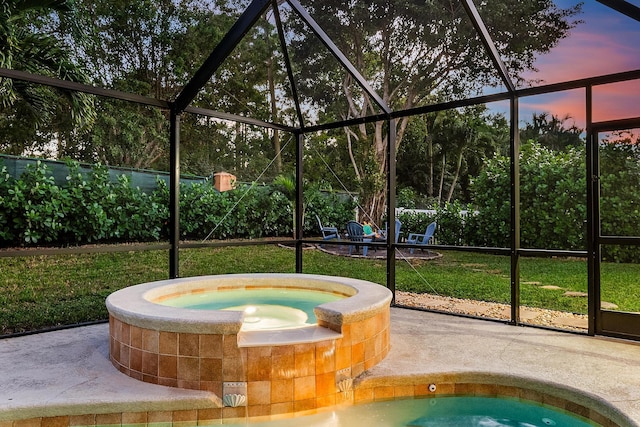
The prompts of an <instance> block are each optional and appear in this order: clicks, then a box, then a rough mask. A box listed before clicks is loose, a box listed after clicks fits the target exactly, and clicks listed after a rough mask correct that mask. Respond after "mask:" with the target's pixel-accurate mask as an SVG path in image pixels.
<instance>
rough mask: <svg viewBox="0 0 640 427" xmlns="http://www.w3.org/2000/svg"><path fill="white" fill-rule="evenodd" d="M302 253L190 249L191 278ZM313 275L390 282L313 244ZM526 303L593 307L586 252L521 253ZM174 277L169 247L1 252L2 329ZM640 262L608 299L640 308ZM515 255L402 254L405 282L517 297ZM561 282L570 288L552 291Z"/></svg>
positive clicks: (426, 288)
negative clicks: (512, 271) (420, 257)
mask: <svg viewBox="0 0 640 427" xmlns="http://www.w3.org/2000/svg"><path fill="white" fill-rule="evenodd" d="M293 271H295V254H294V251H292V250H290V249H285V248H281V247H278V246H275V245H268V246H240V247H228V248H205V249H189V250H182V251H181V255H180V273H181V276H182V277H187V276H195V275H205V274H223V273H249V272H293ZM303 271H304V273H314V274H328V275H338V276H347V277H353V278H360V279H365V280H370V281H372V282H376V283H380V284H384V283H385V282H386V280H385V277H386V261H385V260H374V259H363V258H348V257H340V256H335V255H330V254H327V253H324V252H321V251H318V250H305V251H304V258H303ZM520 271H521V302H522V304H523V305H528V306H534V307H541V308H549V309H555V310H564V311H570V312H575V313H586V311H587V299H586V298H584V297H567V296H564V295H563V294H564V292H565V291H579V292H586V291H587V265H586V261H584V260H567V259H542V258H524V259H522V260H521V266H520ZM167 277H168V252H167V251H143V252H120V253H108V254H84V255H56V256H37V257H20V258H0V291H1V292H0V325H1V329H0V334H8V333H13V332H20V331H29V330H38V329H42V328H47V327H51V326H57V325H67V324H73V323H80V322H86V321H92V320H100V319H106V318H107V311H106V308H105V305H104V300H105V298H106V297H107V296H108V295H109V294H110V293H111V292H113V291H115V290H117V289H120V288H122V287H126V286H130V285H134V284H137V283H143V282H147V281H153V280H161V279H166V278H167ZM639 279H640V269H639V268H638V266H637V265H631V264H606V265H604V266H603V283H606V286H603V300H606V301H609V302H612V303H615V304H617V305H618V306H619V308H620V309H621V310H625V311H640V293H639V292H637V291H636V290H635V286H636V284H637V283H638V282H639ZM509 282H510V280H509V257H505V256H496V255H486V254H474V253H468V252H445V253H443V257H442V258H440V259H437V260H432V261H417V260H413V261H410V262H408V261H405V260H398V261H397V267H396V288H397V289H398V290H405V291H412V292H426V293H431V294H438V295H442V296H452V297H458V298H471V299H478V300H485V301H496V302H503V303H508V302H509V300H510V285H509ZM543 286H556V287H558V288H560V289H544V288H543Z"/></svg>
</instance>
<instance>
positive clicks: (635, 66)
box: [520, 0, 640, 127]
mask: <svg viewBox="0 0 640 427" xmlns="http://www.w3.org/2000/svg"><path fill="white" fill-rule="evenodd" d="M557 3H558V5H559V6H560V7H569V6H573V5H575V4H576V3H577V2H576V1H567V0H559V1H558V2H557ZM579 19H581V20H583V21H584V22H583V23H581V24H579V25H578V26H577V27H576V28H574V29H573V30H572V31H571V33H570V34H569V36H568V37H567V38H565V39H563V40H561V41H560V43H559V44H558V45H557V46H556V47H555V48H553V49H552V51H551V52H550V53H548V54H546V55H541V56H540V57H539V58H538V60H537V62H536V64H535V66H536V68H537V70H538V71H537V72H533V73H529V74H527V75H526V76H525V77H526V78H528V79H532V80H533V79H535V80H541V81H540V82H539V83H536V85H544V84H551V83H559V82H563V81H570V80H576V79H581V78H586V77H594V76H600V75H605V74H611V73H618V72H622V71H632V70H639V69H640V23H639V22H638V21H635V20H634V19H632V18H629V17H627V16H625V15H623V14H621V13H618V12H616V11H614V10H612V9H609V8H607V7H606V6H604V5H602V4H600V3H598V2H596V1H594V0H587V1H586V2H585V4H584V6H583V13H582V15H581V16H580V17H579ZM585 96H586V95H585V91H584V90H572V91H567V92H562V93H556V94H550V95H545V96H536V97H529V98H523V99H521V101H520V107H521V110H520V119H521V121H530V119H531V117H532V114H533V113H534V112H535V113H542V112H546V113H550V114H553V115H556V116H558V117H565V116H566V115H569V116H571V117H572V118H573V119H574V120H575V124H576V125H577V126H579V127H584V126H585V120H586V118H585ZM639 100H640V80H635V81H631V82H626V83H620V84H611V85H604V86H599V87H596V88H594V94H593V109H594V112H593V120H594V121H606V120H614V119H621V118H629V117H637V116H640V101H639Z"/></svg>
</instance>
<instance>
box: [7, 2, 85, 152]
mask: <svg viewBox="0 0 640 427" xmlns="http://www.w3.org/2000/svg"><path fill="white" fill-rule="evenodd" d="M65 15H69V16H67V19H68V20H69V21H71V22H72V21H73V18H74V16H75V10H74V9H73V8H72V3H71V1H68V0H31V1H29V0H15V1H9V2H6V1H3V2H1V3H0V67H4V68H10V69H14V70H20V71H27V72H30V73H34V74H40V75H44V76H49V77H56V78H59V79H62V80H70V81H74V82H81V83H88V82H89V77H88V75H87V73H86V72H85V70H84V68H83V67H82V66H81V65H80V64H78V62H77V61H76V60H75V58H74V56H73V52H72V50H71V48H70V46H68V45H67V44H66V43H65V42H64V41H63V40H60V39H59V38H57V37H55V36H54V35H53V34H50V33H48V32H47V31H46V30H45V27H46V25H44V24H43V23H44V22H46V21H50V20H56V19H57V20H61V19H62V17H63V16H65ZM94 119H95V109H94V104H93V97H91V96H89V95H86V94H83V93H77V92H72V91H68V90H61V89H60V90H59V89H51V88H49V87H45V86H40V85H34V84H30V83H25V82H21V81H17V80H11V79H6V78H0V126H2V128H3V130H4V132H2V134H3V135H5V137H6V138H7V139H6V140H4V141H0V144H1V146H2V148H3V151H8V152H11V153H12V154H22V153H23V152H24V151H25V150H29V149H32V148H33V146H34V145H37V146H38V148H39V149H42V148H43V145H45V144H46V143H47V142H49V141H51V139H52V138H53V137H54V136H55V133H56V132H58V131H59V130H60V129H59V127H58V126H57V125H58V124H60V123H70V124H71V125H72V126H74V127H77V128H79V129H83V128H87V127H89V126H90V125H91V124H92V123H93V121H94Z"/></svg>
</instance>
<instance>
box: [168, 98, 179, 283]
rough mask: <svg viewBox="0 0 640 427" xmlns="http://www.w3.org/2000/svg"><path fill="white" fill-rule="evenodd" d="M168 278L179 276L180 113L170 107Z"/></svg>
mask: <svg viewBox="0 0 640 427" xmlns="http://www.w3.org/2000/svg"><path fill="white" fill-rule="evenodd" d="M169 133H170V135H169V145H170V149H169V164H170V176H169V243H170V244H171V248H170V249H169V278H170V279H175V278H177V277H180V260H179V252H180V115H179V114H177V113H176V110H175V109H173V108H172V109H171V114H170V123H169Z"/></svg>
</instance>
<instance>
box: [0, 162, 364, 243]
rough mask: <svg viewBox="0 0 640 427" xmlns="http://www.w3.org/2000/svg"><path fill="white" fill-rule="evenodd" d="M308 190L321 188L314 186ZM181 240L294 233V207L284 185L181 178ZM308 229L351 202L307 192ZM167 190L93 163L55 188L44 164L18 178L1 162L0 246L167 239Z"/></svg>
mask: <svg viewBox="0 0 640 427" xmlns="http://www.w3.org/2000/svg"><path fill="white" fill-rule="evenodd" d="M309 191H310V192H312V191H315V192H319V190H309ZM180 196H181V197H180V229H181V233H182V235H181V237H182V238H183V239H192V240H201V239H204V238H208V239H228V238H259V237H276V236H291V235H292V232H293V226H292V223H293V221H292V218H293V214H292V205H291V203H290V201H289V200H288V199H287V198H286V197H285V196H284V195H283V194H282V193H281V192H279V191H273V190H271V189H270V188H269V187H263V186H254V187H251V186H241V187H239V188H237V189H235V190H232V191H227V192H224V193H219V192H217V191H216V190H215V189H214V188H213V186H211V185H209V184H191V185H188V184H182V185H181V189H180ZM310 198H311V199H313V203H308V204H307V207H306V218H307V220H306V221H305V232H306V233H310V234H311V235H313V234H318V232H319V230H318V226H317V222H316V220H315V216H314V215H315V214H316V213H317V214H319V215H320V216H321V217H322V218H324V219H325V220H326V221H327V222H330V221H334V222H335V223H346V222H347V221H348V220H349V219H352V217H353V212H354V210H353V209H354V206H353V204H352V203H351V202H349V201H345V200H342V199H341V198H340V197H338V196H337V195H334V194H323V195H322V197H315V196H314V197H310ZM168 206H169V190H168V187H167V185H166V183H165V182H164V181H161V180H159V181H158V188H157V189H156V190H155V191H154V192H152V193H145V192H143V191H140V190H139V189H137V188H134V187H132V186H131V183H130V180H129V178H128V177H127V176H126V175H121V176H120V177H119V180H118V182H116V183H114V182H112V181H111V180H110V179H109V173H108V169H107V168H106V167H104V166H96V167H94V168H93V170H92V171H91V172H90V173H89V174H88V175H86V174H82V173H80V172H79V171H78V166H77V164H71V165H70V173H69V175H68V176H67V184H66V185H64V186H58V185H56V184H55V182H54V179H53V177H52V176H51V175H50V173H49V172H48V169H47V166H46V165H45V164H44V163H41V162H38V163H36V165H35V166H34V167H29V168H28V169H27V171H26V172H24V173H23V174H22V175H21V176H20V177H19V178H18V179H14V178H13V177H11V176H10V175H9V174H8V173H7V171H6V168H5V167H4V166H3V167H1V168H0V246H5V247H7V246H30V245H56V246H59V245H71V244H84V243H92V242H105V243H106V242H131V241H157V240H165V239H167V238H168V235H169V229H168V220H169V209H168Z"/></svg>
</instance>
